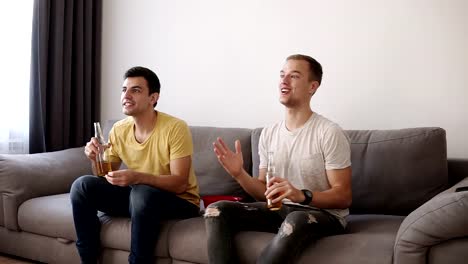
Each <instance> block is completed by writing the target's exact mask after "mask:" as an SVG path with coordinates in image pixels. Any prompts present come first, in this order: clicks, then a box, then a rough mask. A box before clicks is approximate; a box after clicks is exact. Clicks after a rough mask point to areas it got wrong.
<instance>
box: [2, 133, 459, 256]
mask: <svg viewBox="0 0 468 264" xmlns="http://www.w3.org/2000/svg"><path fill="white" fill-rule="evenodd" d="M191 131H192V136H193V141H194V149H195V153H194V157H193V162H194V166H195V171H196V175H197V178H198V181H199V184H200V192H201V195H202V196H204V195H219V194H224V195H237V196H242V197H244V198H245V200H246V201H249V200H250V198H249V197H248V196H247V195H246V194H245V193H244V192H243V191H242V189H241V188H240V186H239V185H238V184H237V183H236V182H235V181H233V180H232V179H231V177H230V176H229V175H227V174H226V173H225V172H224V170H223V169H222V168H221V167H220V166H219V164H218V162H217V161H216V158H215V156H214V154H213V153H212V145H211V143H212V142H213V141H214V140H215V138H216V137H217V136H221V137H223V138H224V139H225V140H226V141H227V142H228V143H229V144H230V145H231V146H232V145H233V142H234V140H235V139H240V140H241V144H242V148H243V155H244V161H245V169H246V170H247V171H250V172H252V173H253V175H257V174H258V154H257V145H258V138H259V135H260V132H261V129H254V130H251V129H242V128H213V127H191ZM346 132H347V134H348V135H349V137H350V140H351V149H352V166H353V176H352V181H353V204H352V206H351V215H350V216H349V217H348V218H347V220H348V226H347V230H346V233H345V234H342V235H337V236H331V237H326V238H322V239H320V240H318V241H317V242H314V243H312V244H310V245H309V246H308V247H307V248H306V250H305V251H304V253H303V254H302V256H301V257H300V260H299V263H361V264H362V263H388V264H390V263H466V261H467V259H468V250H467V249H468V192H454V189H455V188H456V187H458V186H468V177H467V176H468V160H460V159H459V160H447V151H446V134H445V131H444V130H443V129H441V128H411V129H401V130H376V131H364V130H362V131H346ZM90 172H91V169H90V165H89V162H88V160H87V159H86V157H85V155H84V154H83V148H73V149H67V150H63V151H57V152H50V153H42V154H32V155H0V252H3V253H6V254H12V255H17V256H21V257H24V258H28V259H32V260H36V261H40V262H45V263H67V264H68V263H79V257H78V254H77V252H76V249H75V245H74V241H75V239H76V234H75V231H74V227H73V220H72V213H71V206H70V202H69V195H68V192H69V189H70V185H71V184H72V182H73V180H74V179H76V178H77V177H79V176H80V175H83V174H89V173H90ZM101 220H102V224H103V225H102V231H101V238H102V239H101V240H102V246H103V249H102V263H112V264H118V263H127V256H128V251H129V245H130V243H129V241H130V224H129V222H130V220H129V219H125V218H110V217H108V216H106V215H101ZM272 237H273V234H271V233H262V232H253V231H249V232H241V233H239V234H238V235H237V236H236V238H235V240H236V241H235V242H236V247H237V250H238V254H239V256H240V261H241V263H255V259H256V257H257V256H258V255H259V253H260V251H261V250H262V249H263V247H264V246H265V245H266V243H268V241H270V240H271V239H272ZM155 256H156V257H157V263H177V264H183V263H207V248H206V234H205V228H204V222H203V218H202V217H198V218H191V219H186V220H172V221H168V222H165V223H163V227H162V232H161V235H160V236H159V239H158V242H157V245H156V247H155Z"/></svg>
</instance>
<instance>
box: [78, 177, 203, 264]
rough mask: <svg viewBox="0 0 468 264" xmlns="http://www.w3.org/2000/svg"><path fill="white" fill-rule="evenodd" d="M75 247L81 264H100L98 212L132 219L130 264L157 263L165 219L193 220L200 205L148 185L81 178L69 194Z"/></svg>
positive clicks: (100, 178)
mask: <svg viewBox="0 0 468 264" xmlns="http://www.w3.org/2000/svg"><path fill="white" fill-rule="evenodd" d="M70 199H71V203H72V208H73V220H74V221H75V230H76V235H77V238H78V239H77V241H76V247H77V248H78V252H79V254H80V257H81V262H82V263H97V259H98V256H99V253H100V252H99V251H100V229H101V224H100V221H99V218H98V216H97V211H101V212H104V213H106V214H107V215H110V216H120V217H130V218H131V220H132V221H131V243H130V247H131V248H130V255H129V257H128V261H129V263H142V264H145V263H154V249H155V245H156V241H157V237H158V233H159V229H160V225H159V223H160V222H161V221H162V220H166V219H172V218H178V219H183V218H190V217H195V216H197V215H198V214H199V208H198V206H196V205H194V204H192V203H190V202H188V201H186V200H184V199H182V198H179V197H178V196H176V195H175V194H173V193H170V192H167V191H162V190H159V189H157V188H154V187H151V186H148V185H132V186H128V187H120V186H115V185H112V184H110V183H108V182H107V181H106V179H105V178H104V177H97V176H92V175H85V176H81V177H80V178H78V179H76V180H75V182H74V183H73V185H72V187H71V191H70Z"/></svg>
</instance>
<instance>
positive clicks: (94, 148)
mask: <svg viewBox="0 0 468 264" xmlns="http://www.w3.org/2000/svg"><path fill="white" fill-rule="evenodd" d="M98 148H99V142H98V140H97V138H95V137H92V138H91V140H90V141H89V142H88V143H86V146H85V149H84V153H85V155H86V157H87V158H88V159H90V160H92V161H96V155H97V153H98V152H99V151H98Z"/></svg>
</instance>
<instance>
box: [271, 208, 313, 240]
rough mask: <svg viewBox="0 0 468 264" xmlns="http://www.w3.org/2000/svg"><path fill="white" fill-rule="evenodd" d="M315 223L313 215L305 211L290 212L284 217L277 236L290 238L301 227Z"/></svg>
mask: <svg viewBox="0 0 468 264" xmlns="http://www.w3.org/2000/svg"><path fill="white" fill-rule="evenodd" d="M314 223H317V218H316V217H315V216H314V214H313V213H311V212H307V211H295V212H291V213H290V214H288V215H287V216H286V219H285V220H284V222H283V224H282V225H281V228H280V230H279V235H280V236H281V237H287V236H290V235H291V234H292V233H293V232H295V231H297V229H301V227H302V226H305V225H312V224H314ZM300 232H302V231H300Z"/></svg>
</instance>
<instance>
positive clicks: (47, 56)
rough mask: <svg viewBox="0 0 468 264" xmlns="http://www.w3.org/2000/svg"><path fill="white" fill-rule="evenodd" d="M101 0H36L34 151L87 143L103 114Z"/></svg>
mask: <svg viewBox="0 0 468 264" xmlns="http://www.w3.org/2000/svg"><path fill="white" fill-rule="evenodd" d="M101 23H102V0H35V2H34V14H33V30H32V51H31V84H30V121H29V151H30V153H38V152H46V151H56V150H61V149H66V148H71V147H78V146H83V145H84V144H85V143H86V142H87V141H88V140H89V139H90V137H91V136H92V133H93V122H94V121H97V120H99V116H100V78H101V62H100V60H101Z"/></svg>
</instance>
